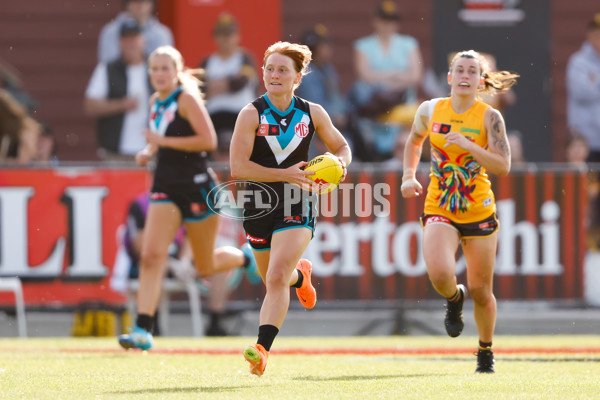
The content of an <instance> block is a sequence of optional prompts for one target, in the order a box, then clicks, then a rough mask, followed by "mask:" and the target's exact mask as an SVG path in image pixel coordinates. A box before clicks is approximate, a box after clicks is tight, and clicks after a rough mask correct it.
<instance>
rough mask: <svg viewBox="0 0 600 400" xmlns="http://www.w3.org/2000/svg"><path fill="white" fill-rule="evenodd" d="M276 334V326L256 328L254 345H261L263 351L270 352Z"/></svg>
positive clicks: (277, 331)
mask: <svg viewBox="0 0 600 400" xmlns="http://www.w3.org/2000/svg"><path fill="white" fill-rule="evenodd" d="M278 333H279V329H278V328H277V327H276V326H273V325H261V326H259V327H258V341H257V342H256V343H258V344H260V345H262V347H264V348H265V350H267V351H271V345H272V344H273V341H274V340H275V336H277V334H278Z"/></svg>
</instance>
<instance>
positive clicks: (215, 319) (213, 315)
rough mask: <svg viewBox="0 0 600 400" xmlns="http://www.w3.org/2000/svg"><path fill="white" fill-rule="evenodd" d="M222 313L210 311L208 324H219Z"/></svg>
mask: <svg viewBox="0 0 600 400" xmlns="http://www.w3.org/2000/svg"><path fill="white" fill-rule="evenodd" d="M222 315H223V313H220V312H215V311H211V312H210V326H219V323H220V322H221V316H222Z"/></svg>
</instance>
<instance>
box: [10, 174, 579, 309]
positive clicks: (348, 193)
mask: <svg viewBox="0 0 600 400" xmlns="http://www.w3.org/2000/svg"><path fill="white" fill-rule="evenodd" d="M227 175H228V174H227V173H223V174H222V176H223V177H226V176H227ZM426 179H427V176H426V174H421V176H420V180H421V181H423V182H424V181H426ZM399 180H400V174H399V172H398V171H395V170H384V169H378V168H376V167H372V166H371V167H369V168H368V169H367V168H362V169H360V170H357V169H354V170H352V171H350V173H349V175H348V178H347V179H346V181H345V182H344V183H343V184H342V185H341V186H340V188H338V189H337V190H335V191H334V192H332V195H331V196H322V197H321V200H320V203H319V212H320V214H321V215H320V216H319V218H318V222H317V227H316V230H315V237H314V239H313V241H312V242H311V244H310V246H309V248H308V250H307V252H306V257H307V258H309V259H310V260H311V261H312V262H313V268H314V270H313V271H314V272H313V278H314V280H315V281H316V284H317V285H318V288H319V299H321V300H364V301H367V300H368V301H378V300H398V299H411V300H418V299H427V298H437V297H438V296H437V294H436V293H435V292H434V290H433V288H432V287H431V285H430V283H429V280H428V278H427V274H426V268H425V265H424V262H423V256H422V254H421V227H420V224H419V222H418V217H419V215H420V213H421V210H422V202H423V199H422V198H419V199H410V200H405V199H403V198H402V197H401V196H400V195H399ZM493 185H494V191H495V193H496V198H497V205H498V216H499V219H500V231H499V234H498V243H499V245H498V255H497V259H496V268H495V273H496V280H495V293H496V295H497V297H498V298H499V299H531V300H549V299H567V300H576V299H581V298H582V297H583V293H582V292H583V289H582V287H583V273H582V271H583V259H584V256H585V252H586V248H585V246H586V245H585V235H586V226H585V224H586V212H587V192H586V174H585V173H584V172H579V171H574V170H552V169H538V170H536V171H535V172H527V171H523V172H514V173H511V174H510V175H509V176H508V177H503V178H497V179H495V180H494V181H493ZM148 188H149V175H148V174H147V172H146V171H144V170H141V169H104V168H99V169H94V168H56V169H4V170H0V276H19V277H21V279H22V281H23V285H24V297H25V301H26V303H27V304H28V305H29V306H44V307H53V306H57V307H60V306H65V305H66V306H74V305H77V304H79V303H81V302H88V301H102V302H104V303H108V304H122V303H123V302H124V300H125V299H124V298H123V296H122V295H121V294H119V293H116V292H114V291H112V290H111V289H110V288H109V285H108V281H109V278H110V274H111V271H112V268H113V263H114V260H115V254H116V249H117V239H116V232H117V228H118V227H119V226H120V225H122V224H123V223H124V221H125V216H126V213H127V208H128V206H129V203H130V202H131V200H132V199H133V198H134V197H135V196H136V195H138V194H139V193H142V192H143V191H145V190H148ZM457 258H458V264H457V273H458V275H459V280H461V281H462V282H464V281H465V268H466V265H465V262H464V260H463V259H462V257H461V256H460V254H459V255H457ZM263 291H264V288H263V285H251V284H250V283H249V282H247V281H245V280H244V281H243V283H242V284H241V286H240V287H238V288H237V289H236V290H234V291H233V293H232V295H231V296H232V298H234V299H237V300H254V299H256V298H259V297H261V296H262V293H263ZM10 302H12V299H11V297H10V295H8V294H4V293H2V294H0V303H10Z"/></svg>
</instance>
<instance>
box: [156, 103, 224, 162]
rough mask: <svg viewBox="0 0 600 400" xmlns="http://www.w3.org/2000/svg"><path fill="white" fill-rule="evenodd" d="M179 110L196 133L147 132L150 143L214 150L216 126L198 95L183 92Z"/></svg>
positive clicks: (188, 149)
mask: <svg viewBox="0 0 600 400" xmlns="http://www.w3.org/2000/svg"><path fill="white" fill-rule="evenodd" d="M178 112H179V114H180V115H181V117H182V118H183V119H186V120H187V121H188V122H189V123H190V125H191V126H192V129H193V130H194V132H195V135H193V136H185V137H171V136H161V135H158V134H156V133H153V132H147V133H146V140H147V141H148V143H154V144H156V145H157V146H159V147H169V148H172V149H176V150H181V151H213V150H215V149H216V148H217V133H216V132H215V127H214V126H213V124H212V121H211V119H210V116H209V115H208V111H207V110H206V107H205V106H204V104H203V103H202V100H201V99H200V98H199V97H198V96H196V95H194V94H191V93H188V92H183V93H181V95H180V96H179V108H178Z"/></svg>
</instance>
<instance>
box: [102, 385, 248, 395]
mask: <svg viewBox="0 0 600 400" xmlns="http://www.w3.org/2000/svg"><path fill="white" fill-rule="evenodd" d="M250 387H252V386H248V385H245V386H214V387H213V386H210V387H202V386H193V387H169V388H148V389H135V390H118V391H114V392H107V394H153V393H154V394H158V393H220V392H231V391H235V390H240V389H248V388H250Z"/></svg>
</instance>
